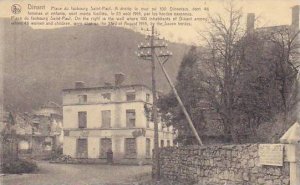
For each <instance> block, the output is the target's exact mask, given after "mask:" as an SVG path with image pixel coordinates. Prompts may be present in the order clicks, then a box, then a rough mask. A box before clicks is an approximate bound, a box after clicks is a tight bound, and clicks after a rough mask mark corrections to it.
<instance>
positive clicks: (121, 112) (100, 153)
mask: <svg viewBox="0 0 300 185" xmlns="http://www.w3.org/2000/svg"><path fill="white" fill-rule="evenodd" d="M122 81H124V75H123V74H116V75H115V84H114V85H111V84H106V85H104V86H101V87H85V84H84V83H83V82H76V83H75V87H74V88H71V89H64V90H63V122H64V145H63V153H64V154H65V155H69V156H71V157H73V158H84V159H93V160H95V161H100V162H106V161H107V152H109V151H112V152H113V160H114V162H116V163H140V162H147V161H150V160H151V157H152V149H153V148H154V124H153V122H151V120H150V119H149V118H148V117H149V116H147V111H146V107H151V105H152V93H151V89H150V88H148V87H147V86H145V85H139V84H135V85H122ZM173 139H174V131H173V128H172V127H166V126H164V124H163V123H159V141H160V142H159V143H160V144H159V145H160V147H163V146H172V145H173Z"/></svg>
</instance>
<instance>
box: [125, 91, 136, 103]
mask: <svg viewBox="0 0 300 185" xmlns="http://www.w3.org/2000/svg"><path fill="white" fill-rule="evenodd" d="M126 100H127V101H134V100H135V93H134V92H129V93H126Z"/></svg>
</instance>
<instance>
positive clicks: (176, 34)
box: [0, 0, 300, 44]
mask: <svg viewBox="0 0 300 185" xmlns="http://www.w3.org/2000/svg"><path fill="white" fill-rule="evenodd" d="M30 2H31V3H32V4H35V5H45V4H46V5H48V7H51V6H52V5H55V6H64V5H66V4H67V3H69V4H70V3H71V4H72V6H77V7H84V6H86V7H90V6H104V5H110V6H118V5H119V6H123V7H124V6H125V7H134V6H139V7H162V6H172V7H203V6H207V7H209V14H211V15H212V16H213V15H214V14H216V13H219V14H221V15H225V11H224V7H225V6H227V5H228V2H229V0H185V1H182V0H173V1H169V0H168V1H167V0H165V1H157V0H152V1H145V0H138V1H131V0H130V1H127V0H125V1H120V0H119V1H117V0H105V1H75V0H73V1H72V0H70V1H26V2H23V1H22V2H20V1H18V3H19V4H21V6H22V7H25V8H26V7H27V6H28V3H30ZM14 3H15V2H14V1H8V0H5V1H1V2H0V7H3V10H5V11H0V16H1V17H5V16H6V17H10V16H11V15H12V13H11V6H12V5H13V4H14ZM233 3H234V4H235V6H236V7H237V8H239V7H242V9H243V13H244V15H245V16H244V17H243V21H245V20H246V15H247V13H255V14H256V17H257V16H259V24H258V25H257V26H259V27H261V26H273V25H282V24H291V7H292V6H295V5H299V4H300V2H299V0H234V1H233ZM24 12H26V11H23V12H22V13H21V14H23V13H24ZM199 13H200V14H202V15H203V14H204V13H203V11H202V12H199ZM205 14H206V13H205ZM245 24H246V23H245V22H243V25H245ZM39 28H40V27H39ZM46 28H50V27H49V26H47V27H46ZM52 28H53V27H52ZM205 28H206V26H205V23H204V22H199V24H197V25H196V26H194V27H192V28H191V27H188V28H187V27H182V26H171V27H168V26H165V27H158V30H159V32H160V33H161V34H162V36H163V37H165V38H166V39H168V40H169V41H172V42H181V43H186V44H197V42H199V41H198V40H197V37H198V34H197V31H201V30H204V29H205ZM134 29H135V30H136V31H138V30H140V28H134Z"/></svg>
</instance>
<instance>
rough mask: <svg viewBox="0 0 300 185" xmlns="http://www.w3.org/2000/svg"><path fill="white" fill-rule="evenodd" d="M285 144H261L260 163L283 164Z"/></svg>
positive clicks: (259, 151)
mask: <svg viewBox="0 0 300 185" xmlns="http://www.w3.org/2000/svg"><path fill="white" fill-rule="evenodd" d="M283 146H284V145H283V144H260V145H259V150H258V155H259V162H260V165H269V166H282V165H283Z"/></svg>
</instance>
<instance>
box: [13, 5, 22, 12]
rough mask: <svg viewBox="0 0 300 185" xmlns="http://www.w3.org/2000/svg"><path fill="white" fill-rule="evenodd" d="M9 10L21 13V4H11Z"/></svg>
mask: <svg viewBox="0 0 300 185" xmlns="http://www.w3.org/2000/svg"><path fill="white" fill-rule="evenodd" d="M11 12H12V13H13V14H19V13H21V6H20V5H19V4H14V5H12V6H11Z"/></svg>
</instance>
